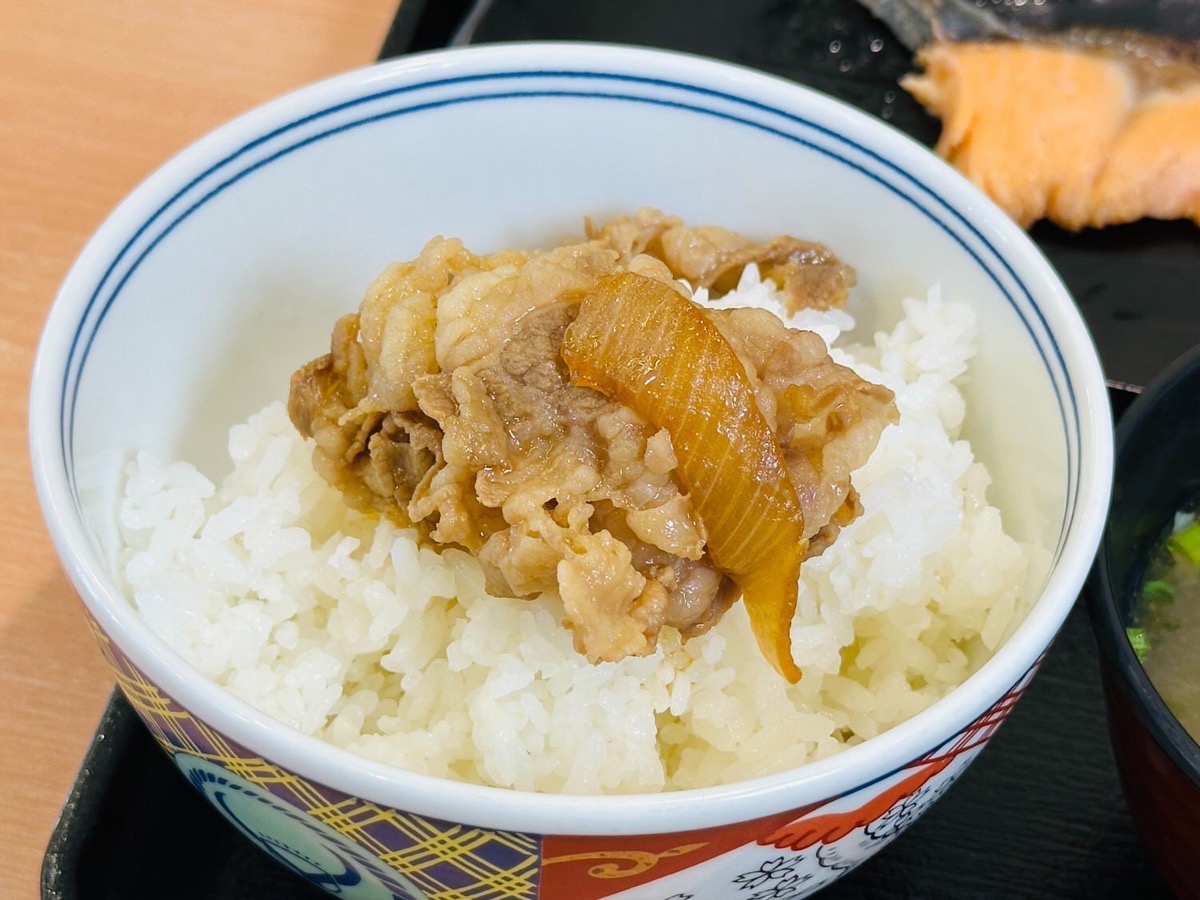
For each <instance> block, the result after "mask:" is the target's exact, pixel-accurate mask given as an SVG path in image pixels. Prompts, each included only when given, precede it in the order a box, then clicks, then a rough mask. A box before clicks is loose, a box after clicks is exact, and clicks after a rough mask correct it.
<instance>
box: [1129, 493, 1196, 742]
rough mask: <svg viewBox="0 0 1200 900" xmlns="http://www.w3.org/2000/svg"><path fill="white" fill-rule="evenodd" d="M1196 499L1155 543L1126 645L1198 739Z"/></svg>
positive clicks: (1180, 513)
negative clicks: (1134, 652)
mask: <svg viewBox="0 0 1200 900" xmlns="http://www.w3.org/2000/svg"><path fill="white" fill-rule="evenodd" d="M1198 514H1200V498H1198V499H1197V500H1193V501H1192V502H1191V503H1190V504H1189V505H1188V506H1186V507H1185V508H1184V509H1183V510H1181V511H1180V512H1179V513H1177V514H1176V515H1175V519H1174V522H1173V523H1172V526H1171V528H1170V529H1169V531H1168V532H1167V533H1166V534H1165V535H1164V537H1163V538H1162V539H1161V540H1160V541H1159V542H1158V543H1157V544H1156V545H1155V547H1154V549H1153V551H1152V552H1151V554H1150V559H1149V561H1148V563H1147V566H1146V573H1145V578H1144V580H1143V581H1142V584H1141V587H1140V592H1139V595H1138V598H1137V601H1136V603H1135V605H1134V610H1133V625H1132V626H1131V627H1130V628H1129V629H1128V633H1129V639H1130V642H1131V643H1132V644H1133V647H1134V650H1135V651H1136V652H1137V654H1138V658H1139V659H1140V660H1141V661H1142V665H1143V666H1144V668H1145V670H1146V674H1147V675H1148V676H1149V677H1150V681H1151V682H1152V683H1153V684H1154V687H1155V689H1156V690H1157V691H1158V693H1159V695H1160V696H1161V697H1162V698H1163V701H1164V702H1165V703H1166V704H1167V706H1168V707H1169V708H1170V710H1171V712H1172V713H1173V714H1174V715H1175V717H1176V718H1177V719H1178V720H1179V722H1180V723H1181V724H1182V725H1183V727H1184V728H1185V729H1187V731H1188V733H1189V734H1190V735H1191V736H1192V737H1193V738H1194V739H1195V740H1197V741H1200V653H1198V652H1197V650H1198V648H1200V518H1198Z"/></svg>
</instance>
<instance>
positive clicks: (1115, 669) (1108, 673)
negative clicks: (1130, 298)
mask: <svg viewBox="0 0 1200 900" xmlns="http://www.w3.org/2000/svg"><path fill="white" fill-rule="evenodd" d="M1197 494H1200V346H1197V347H1194V348H1192V350H1190V351H1189V352H1187V353H1185V354H1184V355H1183V356H1181V357H1180V358H1179V359H1177V360H1175V362H1173V363H1172V364H1171V365H1170V366H1169V367H1168V368H1167V369H1166V370H1164V371H1163V372H1162V373H1161V374H1160V375H1159V376H1158V377H1157V378H1155V380H1154V381H1153V382H1152V383H1151V384H1150V385H1149V386H1148V387H1147V389H1146V390H1145V391H1144V392H1143V393H1142V394H1141V396H1139V397H1138V398H1137V399H1136V400H1135V401H1134V402H1133V403H1132V404H1131V405H1130V407H1129V409H1128V410H1127V411H1126V413H1125V415H1124V416H1123V417H1122V419H1121V421H1120V424H1119V425H1118V428H1117V432H1116V466H1115V471H1114V483H1113V494H1112V505H1111V508H1110V510H1109V515H1108V522H1107V525H1106V526H1105V531H1104V535H1103V538H1102V540H1101V543H1100V550H1099V553H1098V555H1097V557H1096V563H1095V566H1094V567H1093V570H1092V573H1091V577H1090V579H1089V583H1088V590H1087V596H1088V605H1089V611H1090V613H1091V617H1092V625H1093V628H1094V630H1095V633H1096V640H1097V643H1098V644H1099V648H1100V674H1101V678H1102V680H1103V682H1104V693H1105V699H1106V703H1107V708H1108V725H1109V736H1110V739H1111V741H1112V746H1113V752H1114V755H1115V756H1116V760H1117V769H1118V771H1119V774H1120V778H1121V786H1122V789H1123V790H1124V793H1125V798H1126V801H1127V803H1128V805H1129V810H1130V813H1131V814H1132V816H1133V819H1134V822H1135V824H1136V826H1137V829H1138V832H1139V834H1140V836H1141V839H1142V843H1143V844H1144V846H1145V848H1146V852H1147V853H1148V854H1149V856H1150V858H1151V859H1152V860H1153V862H1154V863H1155V865H1156V866H1157V867H1158V869H1159V871H1160V872H1161V873H1162V874H1163V877H1164V878H1165V879H1166V881H1167V883H1168V884H1169V885H1170V887H1171V889H1172V890H1173V891H1174V892H1175V893H1176V894H1177V895H1178V896H1180V897H1200V746H1198V745H1197V743H1196V741H1195V740H1194V739H1193V738H1192V737H1191V736H1189V734H1188V733H1187V731H1185V730H1184V728H1183V726H1182V725H1181V724H1180V723H1179V721H1178V720H1177V719H1176V718H1175V716H1174V715H1173V714H1172V713H1171V711H1170V709H1168V707H1167V704H1166V703H1165V702H1164V701H1163V699H1162V697H1161V696H1160V695H1159V693H1158V691H1157V690H1156V689H1155V687H1154V685H1153V684H1152V683H1151V681H1150V679H1149V677H1148V676H1147V675H1146V672H1145V670H1144V669H1143V668H1142V665H1141V663H1140V662H1139V661H1138V657H1137V655H1136V653H1135V652H1134V650H1133V647H1132V646H1131V645H1130V643H1129V639H1128V637H1127V636H1126V631H1125V629H1126V627H1127V626H1128V625H1129V624H1130V615H1131V608H1132V606H1133V602H1134V600H1135V598H1136V596H1137V593H1138V589H1139V585H1140V582H1141V578H1142V574H1143V571H1144V567H1145V564H1146V561H1147V559H1148V558H1149V554H1150V551H1151V548H1152V547H1153V546H1154V544H1155V543H1156V542H1157V541H1158V540H1159V539H1160V538H1161V536H1162V534H1163V532H1164V529H1165V528H1166V527H1167V525H1168V524H1169V523H1170V521H1171V518H1172V515H1173V514H1174V512H1175V511H1176V510H1177V509H1179V508H1180V507H1181V506H1182V505H1184V503H1185V502H1187V501H1188V500H1190V499H1193V498H1195V497H1196V496H1197ZM1196 653H1197V655H1198V656H1200V641H1197V646H1196Z"/></svg>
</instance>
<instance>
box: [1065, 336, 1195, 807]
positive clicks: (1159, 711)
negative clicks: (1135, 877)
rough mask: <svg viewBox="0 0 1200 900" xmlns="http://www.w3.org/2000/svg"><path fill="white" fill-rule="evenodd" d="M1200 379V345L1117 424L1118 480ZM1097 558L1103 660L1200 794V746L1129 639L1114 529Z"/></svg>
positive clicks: (1094, 604) (1094, 609)
mask: <svg viewBox="0 0 1200 900" xmlns="http://www.w3.org/2000/svg"><path fill="white" fill-rule="evenodd" d="M1197 378H1200V344H1197V345H1196V346H1194V347H1192V348H1191V349H1190V350H1187V351H1185V352H1184V353H1182V354H1180V355H1179V356H1178V357H1176V358H1175V359H1174V360H1173V361H1172V362H1171V363H1170V364H1169V365H1168V366H1167V367H1166V368H1165V369H1163V370H1162V371H1161V372H1160V373H1159V374H1158V375H1157V376H1155V377H1154V379H1153V380H1152V381H1151V382H1150V383H1149V384H1148V385H1147V386H1146V387H1145V389H1143V390H1142V392H1141V393H1140V394H1138V396H1137V397H1136V398H1134V400H1133V402H1132V403H1130V404H1129V408H1128V409H1127V410H1126V411H1125V414H1124V415H1123V416H1122V417H1121V419H1120V421H1119V422H1118V423H1117V429H1116V444H1115V456H1114V474H1113V477H1114V479H1116V478H1118V477H1119V474H1120V467H1121V458H1122V456H1123V455H1124V453H1125V451H1126V448H1127V447H1128V445H1129V443H1130V442H1131V441H1132V440H1133V436H1134V435H1135V434H1136V433H1137V432H1138V431H1139V430H1140V428H1141V427H1142V424H1143V423H1144V422H1146V421H1147V420H1149V419H1150V418H1152V417H1153V416H1154V415H1155V413H1156V411H1157V407H1158V405H1159V403H1160V402H1162V401H1163V400H1164V399H1165V398H1166V397H1167V396H1168V395H1170V394H1171V393H1173V392H1174V391H1175V390H1176V388H1177V387H1178V385H1179V384H1180V383H1181V382H1184V381H1186V380H1188V379H1197ZM1105 525H1106V527H1105V535H1104V536H1103V537H1102V538H1101V541H1100V546H1099V548H1098V549H1097V552H1096V561H1095V563H1094V564H1093V566H1092V571H1091V573H1090V574H1089V576H1088V584H1087V589H1086V590H1085V595H1086V597H1087V604H1088V610H1089V613H1090V617H1091V620H1092V631H1093V632H1094V633H1095V636H1096V642H1097V644H1098V645H1099V647H1100V650H1101V654H1102V660H1107V661H1108V662H1109V663H1111V664H1112V666H1113V667H1114V668H1115V670H1116V674H1117V678H1118V682H1119V685H1120V687H1121V688H1122V689H1123V690H1124V691H1125V693H1126V695H1127V697H1128V699H1129V702H1130V706H1131V707H1132V708H1133V711H1134V713H1135V715H1136V716H1137V719H1138V721H1139V722H1141V723H1142V726H1143V727H1144V728H1145V729H1146V730H1147V732H1149V734H1150V736H1151V737H1153V738H1154V741H1155V743H1157V744H1158V745H1159V747H1161V748H1162V749H1163V752H1165V753H1166V754H1167V756H1168V757H1169V758H1170V759H1171V761H1172V762H1173V763H1174V764H1175V765H1176V766H1177V767H1178V768H1179V770H1180V771H1181V772H1183V773H1184V774H1185V775H1187V776H1188V777H1189V778H1191V780H1192V782H1193V783H1194V784H1195V785H1196V787H1197V788H1200V741H1197V740H1196V739H1195V738H1193V737H1192V735H1191V734H1190V733H1189V732H1188V731H1187V729H1185V728H1184V727H1183V725H1182V724H1180V722H1179V720H1178V719H1177V718H1175V714H1174V713H1172V712H1171V710H1170V708H1169V707H1168V706H1167V703H1166V701H1165V700H1163V698H1162V695H1161V694H1160V693H1159V692H1158V689H1157V688H1156V687H1155V686H1154V682H1153V681H1151V680H1150V676H1149V675H1147V674H1146V670H1145V668H1144V667H1143V666H1142V664H1141V662H1140V661H1139V660H1138V658H1137V654H1136V653H1135V652H1134V649H1133V645H1132V644H1130V643H1129V640H1128V638H1127V637H1126V635H1125V627H1126V626H1125V620H1124V618H1123V617H1122V615H1121V612H1120V609H1119V607H1118V593H1119V592H1118V586H1117V585H1116V583H1115V582H1114V580H1113V577H1112V572H1111V569H1110V566H1109V559H1108V541H1107V532H1108V523H1107V522H1106V523H1105Z"/></svg>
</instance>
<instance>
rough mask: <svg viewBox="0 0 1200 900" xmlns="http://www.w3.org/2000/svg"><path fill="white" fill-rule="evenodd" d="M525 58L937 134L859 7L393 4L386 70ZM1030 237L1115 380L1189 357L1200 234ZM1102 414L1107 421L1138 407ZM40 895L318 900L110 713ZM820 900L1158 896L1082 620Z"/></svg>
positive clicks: (756, 0) (61, 827) (890, 43)
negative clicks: (700, 60) (900, 822)
mask: <svg viewBox="0 0 1200 900" xmlns="http://www.w3.org/2000/svg"><path fill="white" fill-rule="evenodd" d="M526 39H562V40H568V39H570V40H605V41H619V42H624V43H637V44H644V45H651V46H658V47H664V48H669V49H677V50H684V51H690V52H696V53H702V54H705V55H708V56H712V57H717V58H722V59H727V60H730V61H733V62H737V63H741V64H744V65H750V66H754V67H757V68H761V69H764V70H767V71H770V72H774V73H776V74H779V75H783V76H785V77H788V78H791V79H794V80H796V81H799V82H802V83H804V84H808V85H810V86H812V87H815V88H817V89H819V90H822V91H825V92H827V93H830V94H833V95H836V96H838V97H840V98H842V99H844V100H846V101H848V102H850V103H853V104H855V105H857V106H859V107H861V108H862V109H864V110H866V111H867V112H870V113H872V114H874V115H877V116H880V117H882V118H885V119H887V120H889V121H891V122H892V123H893V124H894V125H896V126H898V127H899V128H901V129H903V130H904V131H906V132H908V133H909V134H911V135H912V136H913V137H915V138H916V139H918V140H920V141H922V142H924V143H927V144H932V142H933V141H934V140H935V139H936V137H937V123H936V122H934V121H933V120H931V119H930V118H929V117H928V116H926V115H925V113H924V112H923V111H922V110H921V109H920V108H919V107H918V106H917V105H916V104H915V103H914V102H913V101H911V100H910V99H909V98H908V97H907V96H906V95H905V94H904V93H903V92H902V91H900V90H899V89H898V88H897V86H896V79H897V78H898V77H899V76H900V75H901V74H903V73H904V72H906V71H908V70H909V65H910V63H909V54H908V52H907V51H906V50H904V48H902V47H901V46H900V45H899V44H898V43H897V42H896V40H895V39H894V38H893V37H892V35H891V34H890V32H888V31H887V29H886V28H885V27H884V26H883V25H881V24H879V23H878V22H876V21H874V20H873V19H872V18H871V17H870V16H869V15H868V14H867V13H865V12H864V11H863V10H862V9H861V8H860V7H859V6H858V5H857V4H856V3H854V2H853V0H809V2H803V0H690V2H688V3H681V2H667V0H574V2H572V0H567V2H563V0H492V2H490V3H488V2H486V0H484V2H479V3H476V4H474V5H472V4H471V3H468V2H466V0H428V2H426V0H404V2H403V4H402V5H401V6H400V8H399V11H398V13H397V15H396V19H395V22H394V24H393V27H392V30H391V31H390V32H389V34H388V37H387V40H386V41H385V43H384V46H383V48H382V53H381V56H385V57H386V56H393V55H398V54H400V53H403V52H409V51H413V50H424V49H431V48H435V47H441V46H446V45H447V44H450V43H452V42H453V43H464V42H467V41H474V42H487V41H502V40H526ZM835 42H836V44H837V48H838V49H837V51H836V52H834V51H832V50H831V47H832V46H833V45H834V44H835ZM1033 236H1034V237H1035V239H1036V240H1037V241H1038V243H1039V244H1040V245H1041V247H1042V248H1043V250H1044V251H1045V252H1046V254H1047V255H1048V257H1049V258H1050V260H1051V261H1052V262H1053V263H1054V264H1055V266H1056V267H1057V268H1058V269H1059V271H1060V272H1061V273H1062V276H1063V278H1064V280H1065V281H1066V282H1067V285H1068V287H1069V288H1070V289H1071V290H1072V292H1073V293H1074V295H1075V297H1076V299H1077V301H1078V302H1079V305H1080V308H1081V309H1082V311H1083V313H1084V316H1085V318H1086V319H1087V321H1088V323H1089V326H1090V327H1091V329H1092V331H1093V334H1094V336H1095V338H1096V342H1097V346H1098V347H1099V350H1100V354H1101V358H1102V360H1103V361H1104V364H1105V368H1106V369H1107V371H1108V374H1109V376H1110V377H1111V378H1112V379H1114V380H1116V381H1120V382H1128V383H1133V384H1144V383H1145V382H1146V381H1148V380H1149V379H1150V378H1151V377H1152V376H1153V375H1154V374H1155V373H1157V372H1158V371H1159V370H1160V369H1162V368H1163V367H1164V366H1165V365H1166V364H1167V363H1169V362H1170V361H1171V360H1172V359H1173V358H1174V357H1176V356H1177V355H1179V354H1180V353H1182V352H1183V351H1184V350H1186V349H1187V348H1189V347H1190V346H1192V345H1193V344H1196V343H1200V297H1196V296H1192V295H1194V294H1195V289H1194V285H1195V284H1197V283H1198V282H1200V229H1197V228H1196V227H1195V226H1194V225H1192V224H1190V223H1162V222H1145V223H1138V224H1135V225H1131V226H1122V227H1120V228H1113V229H1108V230H1106V231H1104V232H1084V233H1082V234H1078V235H1072V234H1068V233H1066V232H1063V231H1060V230H1058V229H1056V228H1053V227H1049V226H1038V227H1036V228H1035V229H1034V231H1033ZM1189 289H1190V290H1189ZM1111 395H1112V397H1113V402H1114V408H1115V409H1116V410H1117V411H1118V412H1120V411H1121V409H1122V408H1123V406H1124V405H1126V404H1127V403H1128V402H1129V399H1130V397H1131V396H1132V395H1130V394H1128V393H1126V392H1122V391H1113V392H1112V394H1111ZM42 876H43V877H42V894H43V898H44V900H52V898H53V900H103V898H121V900H141V898H160V897H163V896H168V895H169V896H170V897H172V898H176V900H192V898H195V900H243V898H245V900H251V898H253V900H275V898H290V900H308V898H311V900H320V898H322V897H325V896H326V895H325V894H324V893H322V892H320V891H318V890H317V889H316V888H314V887H312V886H311V885H309V884H308V883H307V882H304V881H303V880H301V879H299V878H298V877H297V876H295V875H293V874H292V873H290V872H288V871H285V870H283V869H282V868H280V867H278V866H277V865H276V864H275V863H274V862H273V861H271V860H270V859H268V858H267V857H266V856H265V855H263V854H260V853H259V851H257V850H256V849H254V848H253V847H252V846H251V844H250V842H248V841H246V840H245V839H244V838H242V837H241V836H240V835H239V834H238V833H237V832H236V831H235V830H234V829H233V827H232V826H230V825H229V824H228V823H226V822H225V820H224V819H222V818H221V817H220V816H219V815H218V814H217V813H216V812H215V811H213V810H212V809H211V808H210V807H209V806H208V805H207V803H205V802H204V800H202V799H201V798H200V796H199V795H198V794H196V793H195V792H194V791H193V790H192V789H191V788H190V787H189V786H188V785H187V784H186V783H185V782H184V780H183V779H181V778H180V777H179V775H178V773H177V772H176V771H175V769H174V768H173V767H172V766H171V764H170V762H169V761H168V760H167V758H166V756H165V755H164V754H163V753H162V752H161V751H160V750H159V749H158V748H157V747H156V746H155V745H154V743H153V741H152V740H151V738H150V737H149V735H148V733H147V732H146V731H145V729H143V728H142V727H141V726H140V724H139V723H138V721H137V719H136V717H135V715H134V713H133V712H132V710H131V709H130V707H129V706H128V704H127V703H125V701H124V700H123V699H122V698H121V697H120V696H119V695H114V697H113V699H112V700H111V701H110V703H109V706H108V708H107V710H106V711H105V714H104V717H103V719H102V720H101V723H100V727H99V729H98V731H97V733H96V738H95V740H94V742H93V745H92V747H91V749H90V751H89V753H88V755H87V758H86V759H85V760H84V763H83V766H82V768H81V769H80V772H79V775H78V777H77V779H76V782H75V786H74V788H73V790H72V793H71V795H70V797H69V799H68V801H67V803H66V806H65V807H64V809H63V812H62V816H61V818H60V820H59V822H58V825H57V827H56V828H55V831H54V834H53V836H52V838H51V841H50V844H49V847H48V849H47V852H46V857H45V861H44V866H43V873H42ZM821 896H822V897H828V898H831V900H833V898H839V897H845V898H885V897H886V898H896V897H906V898H930V900H937V898H947V900H949V898H956V900H957V898H966V897H970V898H991V897H996V898H1001V897H1003V898H1010V897H1060V898H1076V897H1078V898H1084V897H1087V898H1110V897H1111V898H1118V897H1119V898H1126V897H1132V896H1137V897H1143V898H1156V897H1167V896H1169V894H1168V892H1167V890H1166V888H1165V886H1164V885H1163V883H1162V881H1161V880H1160V879H1159V877H1158V875H1157V874H1156V873H1155V872H1154V870H1153V868H1152V867H1151V865H1150V863H1149V861H1148V860H1147V858H1146V856H1145V854H1144V852H1143V850H1142V848H1141V846H1140V844H1139V843H1138V839H1137V837H1136V834H1135V833H1134V830H1133V825H1132V823H1131V821H1130V818H1129V815H1128V811H1127V810H1126V807H1125V804H1124V801H1123V798H1122V796H1121V791H1120V786H1119V784H1118V781H1117V776H1116V771H1115V768H1114V764H1113V759H1112V755H1111V753H1110V750H1109V745H1108V740H1107V733H1106V722H1105V715H1104V706H1103V698H1102V696H1101V691H1100V686H1099V678H1098V671H1097V658H1096V650H1095V645H1094V643H1093V639H1092V635H1091V632H1090V629H1089V626H1088V622H1087V617H1086V611H1085V609H1084V608H1083V605H1082V604H1080V605H1078V606H1077V608H1076V609H1075V611H1074V612H1072V613H1071V615H1070V617H1069V618H1068V620H1067V622H1066V625H1065V626H1064V628H1063V631H1062V633H1061V634H1060V635H1059V637H1058V639H1057V640H1056V642H1055V644H1054V645H1053V647H1052V648H1051V651H1050V653H1049V654H1048V656H1047V659H1046V661H1045V663H1044V665H1043V667H1042V670H1041V672H1039V674H1038V676H1037V677H1036V678H1035V679H1034V681H1033V683H1032V685H1031V686H1030V687H1029V689H1028V690H1027V691H1026V694H1025V696H1024V698H1023V700H1022V702H1021V703H1020V704H1019V705H1018V706H1017V707H1016V709H1015V710H1014V712H1013V713H1012V715H1011V716H1010V717H1009V719H1008V721H1007V722H1006V723H1005V725H1004V727H1003V728H1001V729H1000V730H999V731H998V732H997V734H996V736H995V737H994V738H993V740H992V742H991V743H990V744H989V745H988V747H987V748H985V750H984V751H983V753H982V754H981V755H980V757H979V759H978V760H977V761H976V762H975V763H974V764H973V765H972V766H971V767H970V768H969V769H968V770H967V771H966V773H965V774H964V775H963V776H962V778H961V779H960V780H959V782H958V784H957V785H956V786H955V787H954V789H953V790H952V791H950V792H948V794H947V795H946V796H945V797H944V798H943V799H941V800H940V801H939V802H938V803H937V805H936V806H935V807H934V808H933V809H931V810H930V811H929V812H928V813H927V814H926V815H925V816H923V817H922V818H921V819H920V820H918V821H917V822H916V823H915V824H914V825H913V826H912V827H911V828H910V829H909V830H908V831H907V832H906V833H905V834H904V835H903V836H902V837H901V838H900V839H899V840H897V841H896V842H894V843H893V844H891V845H890V846H888V847H887V848H885V849H884V850H883V851H882V852H881V853H879V854H878V855H877V856H875V857H874V858H873V859H872V860H871V861H870V862H869V863H868V864H866V865H865V866H863V867H861V868H859V869H857V870H855V871H854V872H852V873H850V874H849V875H847V876H846V877H845V878H843V879H841V880H840V881H838V882H836V883H835V884H834V885H833V886H831V887H830V888H828V889H827V890H826V891H825V892H823V893H822V894H821ZM547 900H569V898H547Z"/></svg>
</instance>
